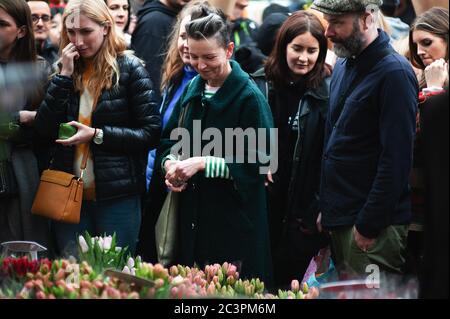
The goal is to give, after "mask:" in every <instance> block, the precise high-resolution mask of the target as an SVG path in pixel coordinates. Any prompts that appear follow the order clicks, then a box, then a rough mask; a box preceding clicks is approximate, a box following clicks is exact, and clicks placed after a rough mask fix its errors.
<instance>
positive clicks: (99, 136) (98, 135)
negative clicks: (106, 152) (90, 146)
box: [93, 128, 103, 145]
mask: <svg viewBox="0 0 450 319" xmlns="http://www.w3.org/2000/svg"><path fill="white" fill-rule="evenodd" d="M93 140H94V143H95V144H97V145H100V144H102V143H103V130H101V129H99V128H98V129H97V130H96V131H95V135H94V139H93Z"/></svg>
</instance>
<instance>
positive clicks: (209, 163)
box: [205, 156, 232, 179]
mask: <svg viewBox="0 0 450 319" xmlns="http://www.w3.org/2000/svg"><path fill="white" fill-rule="evenodd" d="M205 177H206V178H224V179H232V177H231V175H230V169H229V168H228V166H227V164H226V163H225V159H224V158H220V157H213V156H206V165H205Z"/></svg>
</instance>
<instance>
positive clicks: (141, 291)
mask: <svg viewBox="0 0 450 319" xmlns="http://www.w3.org/2000/svg"><path fill="white" fill-rule="evenodd" d="M78 251H79V252H78V260H77V259H75V258H73V257H71V258H69V259H56V260H48V259H33V260H32V258H30V257H29V256H20V257H19V256H3V257H0V299H1V298H18V299H147V298H149V299H184V298H248V299H314V298H317V297H318V296H319V290H318V289H317V288H315V287H313V288H309V287H308V285H307V284H306V283H303V284H300V282H299V281H298V280H293V281H292V284H291V289H290V290H278V293H277V294H270V293H268V292H267V290H266V287H265V285H264V282H262V281H260V280H259V279H257V278H254V279H245V280H244V279H242V278H240V276H239V272H238V269H237V267H236V266H235V265H233V264H230V263H227V262H225V263H223V264H222V265H219V264H214V265H207V266H205V267H204V268H203V269H200V268H199V267H187V266H182V265H177V266H172V267H170V268H166V267H164V266H162V265H161V264H155V265H153V264H151V263H146V262H143V261H142V260H141V258H140V257H139V256H138V257H132V256H131V255H130V254H129V252H128V250H127V249H126V248H121V247H117V245H116V238H115V235H114V236H105V237H91V236H90V235H89V234H87V233H86V234H85V235H84V236H79V238H78Z"/></svg>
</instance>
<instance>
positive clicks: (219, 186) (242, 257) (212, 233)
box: [155, 61, 273, 285]
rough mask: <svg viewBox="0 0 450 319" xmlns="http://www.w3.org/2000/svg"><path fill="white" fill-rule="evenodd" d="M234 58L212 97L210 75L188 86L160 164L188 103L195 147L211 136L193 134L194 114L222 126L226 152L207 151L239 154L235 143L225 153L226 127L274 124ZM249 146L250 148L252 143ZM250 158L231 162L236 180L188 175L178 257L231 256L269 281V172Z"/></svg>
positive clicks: (189, 260)
mask: <svg viewBox="0 0 450 319" xmlns="http://www.w3.org/2000/svg"><path fill="white" fill-rule="evenodd" d="M230 63H231V67H232V72H231V73H230V75H229V76H228V78H227V79H226V80H225V82H224V84H223V85H222V87H221V88H220V89H219V91H217V92H216V94H215V95H214V96H213V97H212V98H211V99H209V100H207V99H205V98H203V92H204V88H205V81H204V80H203V79H202V78H201V77H200V76H197V77H195V78H194V79H193V80H192V82H191V83H190V85H189V86H188V87H187V88H186V90H185V91H184V93H183V95H182V96H181V98H180V100H179V101H178V103H177V105H176V106H175V109H174V112H173V114H172V117H171V119H170V120H169V122H168V124H167V126H166V129H165V130H164V132H163V137H162V140H161V145H160V147H159V149H158V153H157V159H156V163H155V168H156V169H161V160H162V159H163V158H164V157H165V156H166V155H167V154H169V152H170V148H171V146H173V145H174V144H175V143H176V142H177V141H173V140H169V137H170V133H171V132H172V130H173V129H175V128H177V127H178V123H179V117H180V111H181V109H183V108H187V109H186V113H185V114H186V115H185V120H184V122H183V125H182V126H183V127H185V128H186V129H187V130H188V131H189V132H190V134H191V138H190V140H191V150H193V144H192V141H194V142H195V143H197V144H198V143H201V144H200V145H201V146H202V150H204V146H205V145H207V144H208V143H210V141H211V139H212V138H210V139H209V140H208V139H207V140H206V141H200V140H199V136H194V132H193V121H194V120H201V132H202V133H203V132H204V131H205V130H206V129H208V128H217V129H218V130H220V132H221V142H222V148H221V150H222V154H216V153H208V154H203V155H211V156H217V155H221V156H220V157H223V158H226V156H230V155H231V156H232V155H235V154H236V148H234V150H233V152H231V153H230V154H227V155H226V156H225V139H224V137H225V129H226V128H232V129H234V128H242V129H243V130H245V129H247V128H255V129H257V128H267V129H269V128H272V127H273V119H272V115H271V112H270V108H269V106H268V104H267V102H266V101H265V98H264V96H263V95H262V94H261V92H260V91H259V90H258V88H257V87H256V85H255V84H254V82H253V81H252V80H251V79H250V77H249V75H248V74H247V73H245V72H244V71H242V69H241V68H240V66H239V64H237V63H236V62H234V61H231V62H230ZM258 137H259V136H258ZM216 141H217V140H216ZM216 145H217V144H216ZM245 150H246V151H247V150H248V145H246V148H245ZM184 151H185V150H183V151H182V152H184ZM258 151H259V152H260V153H264V152H261V150H258ZM267 153H268V152H266V154H267ZM192 156H199V154H193V155H192V152H191V155H190V156H189V157H192ZM245 162H246V163H237V162H236V163H232V162H227V166H228V167H229V169H230V173H231V176H232V178H233V179H232V180H227V179H219V178H206V177H205V174H204V172H203V171H201V172H199V173H197V174H196V175H195V176H193V177H192V178H191V179H190V180H189V182H188V185H189V186H188V188H187V189H186V190H185V191H184V192H182V193H181V196H180V211H179V221H180V225H179V226H180V227H179V228H180V246H179V250H180V256H179V262H180V263H181V264H185V265H193V264H197V265H199V266H203V265H205V264H213V263H223V262H225V261H227V262H232V263H235V264H237V265H238V269H239V270H240V274H241V276H242V277H246V278H249V277H259V278H260V279H261V280H265V282H266V284H268V285H270V282H271V264H270V246H269V232H268V224H267V208H266V193H265V188H264V179H265V175H262V174H260V171H259V167H260V165H261V164H260V163H259V162H257V163H247V161H245ZM266 166H267V165H266Z"/></svg>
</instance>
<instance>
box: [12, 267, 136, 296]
mask: <svg viewBox="0 0 450 319" xmlns="http://www.w3.org/2000/svg"><path fill="white" fill-rule="evenodd" d="M16 298H22V299H31V298H35V299H100V298H101V299H137V298H139V294H138V293H137V292H136V291H133V289H132V288H131V287H130V286H129V285H126V284H123V283H121V282H119V280H118V279H116V278H110V277H104V276H103V275H102V274H99V273H97V272H96V271H95V270H94V269H93V267H91V266H90V265H89V264H88V263H87V262H86V261H83V262H82V263H81V264H77V263H76V262H75V261H74V260H65V259H63V260H55V261H53V263H52V264H51V266H50V267H48V265H44V266H41V268H40V269H39V271H38V272H37V273H35V274H34V275H31V274H30V275H29V276H28V281H27V282H26V283H25V284H24V286H23V289H22V290H21V291H20V292H19V293H18V294H17V296H16Z"/></svg>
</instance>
